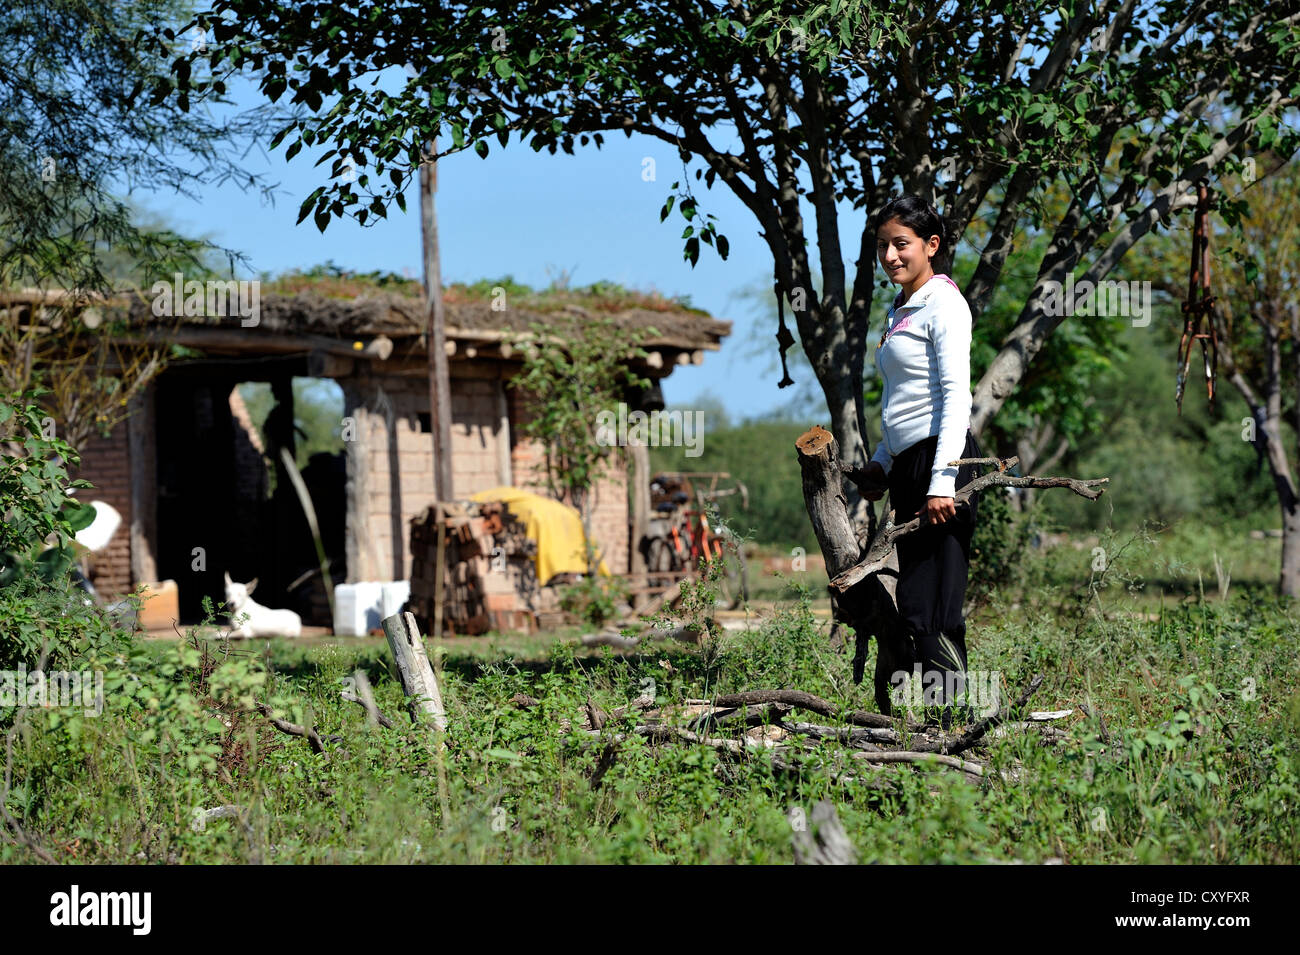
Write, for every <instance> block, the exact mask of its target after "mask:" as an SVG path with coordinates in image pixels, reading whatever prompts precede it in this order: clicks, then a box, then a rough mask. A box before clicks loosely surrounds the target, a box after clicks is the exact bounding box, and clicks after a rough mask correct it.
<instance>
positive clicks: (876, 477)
mask: <svg viewBox="0 0 1300 955" xmlns="http://www.w3.org/2000/svg"><path fill="white" fill-rule="evenodd" d="M863 472H864V473H865V474H866V476H867V480H868V481H871V482H872V483H873V484H876V485H878V486H879V488H880V489H879V490H876V491H863V492H862V496H863V497H865V498H866V499H867V500H868V501H878V500H880V499H881V498H882V497H884V496H885V491H887V490H888V489H889V477H888V475H886V474H885V469H884V467H883V466H882V465H881V463H880V462H879V461H868V462H867V466H866V467H865V468H863Z"/></svg>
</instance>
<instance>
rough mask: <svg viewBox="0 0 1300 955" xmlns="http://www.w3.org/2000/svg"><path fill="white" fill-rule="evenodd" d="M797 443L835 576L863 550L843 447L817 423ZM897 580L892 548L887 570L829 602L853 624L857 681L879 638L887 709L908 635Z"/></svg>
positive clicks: (810, 505)
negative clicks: (901, 615)
mask: <svg viewBox="0 0 1300 955" xmlns="http://www.w3.org/2000/svg"><path fill="white" fill-rule="evenodd" d="M795 448H796V449H797V450H798V454H799V468H800V471H801V472H802V474H803V497H804V505H805V506H806V507H807V509H808V516H809V518H810V519H811V521H812V525H813V533H815V534H816V535H817V543H818V544H819V545H820V546H821V551H822V556H823V557H824V558H825V559H826V573H827V576H829V577H830V578H831V579H832V580H833V579H835V578H836V577H838V576H839V575H840V574H842V573H843V572H844V571H846V570H848V569H849V568H851V567H852V566H853V565H854V564H856V563H857V562H858V559H859V557H860V556H861V554H862V545H861V543H860V542H859V539H858V535H857V533H856V532H855V531H854V526H853V523H852V521H851V520H850V518H849V513H848V501H847V500H846V498H845V493H844V474H843V472H842V471H841V470H840V465H839V460H838V452H839V448H838V446H837V444H836V441H835V438H834V437H833V436H832V435H831V434H830V432H828V431H827V430H826V429H824V428H821V427H816V426H814V427H813V428H812V429H811V430H809V431H807V432H805V433H804V434H803V435H802V436H801V437H800V438H799V440H798V441H796V442H795ZM897 583H898V558H897V554H896V552H893V551H891V555H890V562H889V563H888V564H887V565H886V567H885V569H884V570H882V571H881V572H880V573H878V574H872V575H871V576H869V577H867V578H866V579H865V580H863V581H862V582H861V583H859V584H856V585H855V586H853V587H851V588H849V589H848V590H847V591H845V592H844V593H843V594H840V595H839V596H838V598H837V599H835V600H833V601H832V602H831V606H832V607H833V608H834V612H835V614H836V619H837V621H838V622H840V623H845V624H848V625H849V626H851V627H852V628H853V633H854V640H855V641H856V646H855V649H854V654H853V682H854V683H861V682H862V676H863V671H864V670H865V669H866V660H867V642H868V641H869V640H870V639H871V637H872V636H875V637H876V638H877V641H878V645H877V651H876V672H875V694H876V706H877V707H878V708H879V710H880V712H881V713H885V714H888V713H889V712H890V702H889V679H890V676H891V675H892V674H893V673H894V671H895V670H896V669H898V666H897V661H898V660H899V659H900V654H901V653H902V648H903V643H902V641H904V640H906V638H907V634H906V630H905V629H904V626H903V623H902V621H901V620H900V619H899V617H898V604H897V602H896V601H895V598H894V594H895V589H894V588H895V587H896V586H897Z"/></svg>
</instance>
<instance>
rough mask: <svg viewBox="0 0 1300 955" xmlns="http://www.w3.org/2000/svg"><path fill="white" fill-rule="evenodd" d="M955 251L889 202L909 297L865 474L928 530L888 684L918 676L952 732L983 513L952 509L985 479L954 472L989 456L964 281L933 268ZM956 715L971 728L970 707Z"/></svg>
mask: <svg viewBox="0 0 1300 955" xmlns="http://www.w3.org/2000/svg"><path fill="white" fill-rule="evenodd" d="M948 245H949V243H948V240H947V238H946V236H945V232H944V225H943V220H942V219H940V218H939V215H938V213H937V212H936V211H935V210H934V207H933V206H931V205H930V204H929V203H927V202H925V201H924V200H923V199H921V198H920V197H919V196H904V197H903V198H901V199H894V200H892V201H891V202H889V203H887V204H886V205H885V207H884V208H883V209H882V210H881V211H880V214H879V215H878V216H877V218H876V254H877V256H878V257H879V259H880V264H881V266H882V267H883V268H884V270H885V274H886V275H887V276H888V277H889V280H890V281H891V282H893V283H895V284H896V285H899V286H901V287H902V290H901V291H900V292H899V293H898V295H897V297H896V298H895V299H894V303H893V305H892V306H891V307H890V309H889V314H888V316H887V317H886V320H885V330H884V334H882V335H881V336H880V343H879V344H878V345H877V346H876V355H875V361H876V370H877V372H878V373H879V374H880V377H881V380H882V383H883V386H884V388H883V392H882V398H881V407H880V418H881V428H882V431H883V438H882V440H881V442H880V444H879V446H878V447H877V448H876V452H875V454H874V455H872V459H871V462H870V463H869V464H868V465H867V467H866V476H867V478H868V480H869V481H870V482H871V483H872V484H874V485H875V486H876V488H877V490H875V491H874V492H870V493H867V494H866V497H867V498H868V499H869V500H873V501H874V500H879V499H880V498H881V497H882V496H883V495H884V491H885V490H886V489H887V490H888V491H889V500H890V505H891V506H892V507H893V509H894V523H895V524H904V523H906V522H907V521H909V520H911V519H912V518H913V517H918V516H919V517H920V518H921V521H922V526H921V528H920V529H919V530H917V531H915V532H913V533H911V534H907V535H904V536H903V537H901V538H899V540H898V543H897V547H898V588H897V599H898V610H899V614H900V615H901V616H902V619H903V621H904V623H905V625H906V627H907V630H908V631H909V634H910V637H909V638H907V639H905V640H904V641H903V642H904V643H905V644H906V646H901V647H894V648H892V649H893V651H894V659H895V660H900V661H903V666H905V667H906V670H904V671H902V672H900V673H895V674H894V677H893V680H892V681H891V682H893V683H894V685H898V684H899V683H901V682H902V681H903V679H904V677H903V676H902V673H903V672H905V673H907V674H908V676H909V677H912V676H913V671H914V670H915V669H916V668H917V667H918V666H919V668H920V670H921V678H922V679H921V682H922V686H923V687H924V690H923V691H922V698H923V699H924V701H925V702H926V703H929V704H940V705H942V706H943V709H942V711H941V715H940V721H941V724H942V725H943V727H944V728H945V729H947V728H949V727H951V725H952V719H953V715H954V714H953V707H952V704H953V703H954V701H956V700H961V699H964V697H965V675H966V622H965V619H964V618H963V616H962V603H963V601H964V600H965V597H966V582H967V573H968V567H969V561H970V541H971V534H972V532H973V531H974V529H975V520H976V509H977V505H978V500H977V498H978V495H974V496H972V498H971V500H970V501H969V502H962V503H961V504H960V505H958V504H956V503H955V502H954V499H953V498H954V495H955V493H956V490H957V489H958V488H961V487H962V486H964V485H966V484H968V483H970V482H971V481H972V480H974V479H975V477H976V476H977V475H978V471H977V467H976V465H973V464H968V465H962V466H961V467H952V466H951V465H950V464H949V463H948V462H950V461H955V460H957V459H958V458H975V457H981V456H982V455H981V451H980V449H979V445H978V444H977V443H976V441H975V436H974V435H973V434H972V433H971V431H970V412H971V391H970V347H971V312H970V307H969V306H968V305H967V304H966V299H965V298H964V297H963V296H962V294H961V290H960V289H958V288H957V285H956V283H955V282H953V280H952V279H951V278H949V277H948V275H946V274H944V273H942V272H935V270H934V265H935V264H936V263H938V264H939V265H940V267H941V268H944V267H946V266H945V264H944V263H946V262H947V261H948V258H949V253H950V251H951V250H950V249H949V247H948ZM957 716H958V717H959V718H960V719H961V720H962V721H966V720H969V719H970V718H971V711H970V708H969V707H966V706H961V707H959V708H958V709H957Z"/></svg>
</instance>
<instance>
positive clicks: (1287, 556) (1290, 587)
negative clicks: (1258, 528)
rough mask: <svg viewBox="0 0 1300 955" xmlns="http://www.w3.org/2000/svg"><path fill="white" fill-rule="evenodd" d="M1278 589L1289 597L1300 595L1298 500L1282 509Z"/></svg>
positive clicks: (1299, 508) (1299, 520)
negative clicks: (1280, 564)
mask: <svg viewBox="0 0 1300 955" xmlns="http://www.w3.org/2000/svg"><path fill="white" fill-rule="evenodd" d="M1277 589H1278V593H1280V594H1283V595H1285V596H1287V597H1300V503H1298V502H1296V501H1292V502H1291V507H1290V509H1287V508H1283V509H1282V574H1281V576H1280V577H1279V578H1278V582H1277Z"/></svg>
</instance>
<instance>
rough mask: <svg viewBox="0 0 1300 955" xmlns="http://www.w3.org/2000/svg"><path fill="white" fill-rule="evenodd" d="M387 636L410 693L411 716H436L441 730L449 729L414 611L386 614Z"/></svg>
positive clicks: (435, 724) (385, 626)
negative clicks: (389, 615) (387, 615)
mask: <svg viewBox="0 0 1300 955" xmlns="http://www.w3.org/2000/svg"><path fill="white" fill-rule="evenodd" d="M384 636H385V637H386V638H387V639H388V648H389V649H390V650H392V652H393V659H394V660H395V661H396V662H397V675H398V678H399V679H400V680H401V681H402V689H403V690H404V691H405V692H406V695H407V696H408V697H410V698H411V699H410V705H411V707H412V713H411V716H412V718H415V717H416V714H417V713H424V714H425V715H427V716H429V717H430V718H432V720H433V725H434V726H435V727H436V728H437V730H438V732H439V733H445V732H447V715H446V713H445V712H444V711H443V708H442V692H441V691H440V690H439V688H438V681H437V679H436V678H435V677H434V675H433V667H432V666H431V665H430V664H429V654H428V653H427V652H426V651H425V649H424V640H423V638H422V637H421V636H420V630H419V628H418V627H416V625H415V617H414V615H413V614H411V613H409V612H408V613H395V614H393V615H392V616H391V617H385V618H384Z"/></svg>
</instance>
